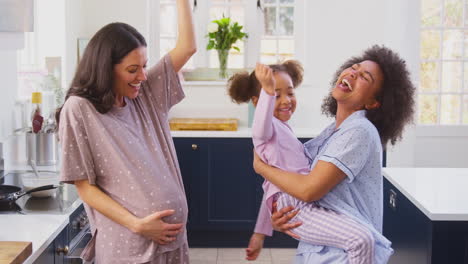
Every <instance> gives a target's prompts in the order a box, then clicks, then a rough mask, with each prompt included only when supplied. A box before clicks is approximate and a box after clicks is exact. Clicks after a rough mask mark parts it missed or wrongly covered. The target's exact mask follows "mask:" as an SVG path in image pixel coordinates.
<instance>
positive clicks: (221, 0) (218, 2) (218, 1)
mask: <svg viewBox="0 0 468 264" xmlns="http://www.w3.org/2000/svg"><path fill="white" fill-rule="evenodd" d="M211 3H213V4H214V5H223V4H225V3H226V1H225V0H211Z"/></svg>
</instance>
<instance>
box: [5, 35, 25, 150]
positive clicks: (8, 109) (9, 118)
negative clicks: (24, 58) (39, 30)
mask: <svg viewBox="0 0 468 264" xmlns="http://www.w3.org/2000/svg"><path fill="white" fill-rule="evenodd" d="M23 46H24V34H23V33H10V32H0V73H1V76H2V88H1V92H2V94H1V96H0V107H1V111H0V142H2V141H4V140H5V139H6V138H7V137H8V136H9V135H10V134H11V133H12V132H13V129H14V127H15V118H14V104H15V100H16V97H17V89H16V87H17V86H18V79H17V68H16V66H17V50H18V49H22V48H23Z"/></svg>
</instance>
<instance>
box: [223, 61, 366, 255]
mask: <svg viewBox="0 0 468 264" xmlns="http://www.w3.org/2000/svg"><path fill="white" fill-rule="evenodd" d="M302 72H303V70H302V67H301V65H300V64H299V63H298V62H297V61H292V60H290V61H286V62H284V63H283V64H279V65H278V64H276V65H270V66H265V65H262V64H257V67H256V69H255V71H254V72H252V73H251V74H247V73H239V74H237V75H234V76H233V77H232V78H231V79H230V80H229V95H230V96H231V98H232V99H233V101H235V102H237V103H243V102H248V101H250V100H252V103H253V104H254V106H255V107H256V110H255V117H254V122H253V127H252V139H253V143H254V147H255V151H256V153H257V154H258V155H259V156H260V157H261V158H262V160H263V161H265V162H266V163H267V164H269V165H271V166H274V167H277V168H281V169H283V170H289V171H295V172H297V173H301V174H304V175H306V174H308V173H309V172H310V168H309V159H308V158H307V156H306V155H305V154H304V146H303V145H302V143H301V142H300V141H299V140H298V139H297V138H296V137H295V135H294V133H293V131H292V129H291V127H290V126H289V125H288V124H287V121H288V120H289V119H290V118H291V116H292V114H293V113H294V111H295V109H296V98H295V95H294V89H295V88H296V87H297V86H298V85H299V84H300V83H301V82H302ZM263 189H264V196H263V200H262V204H261V207H260V211H259V215H258V219H257V224H256V226H255V231H254V234H253V235H252V237H251V239H250V242H249V246H248V248H247V249H246V255H247V256H246V259H248V260H255V259H256V258H257V257H258V255H259V253H260V250H261V249H262V247H263V241H264V239H265V235H268V236H271V235H272V231H273V229H272V226H271V220H270V216H271V213H272V211H273V203H274V202H276V200H278V205H279V206H278V207H279V208H278V209H281V208H282V207H284V206H287V205H294V206H295V207H296V208H299V209H300V210H299V211H298V214H297V215H296V217H295V220H299V221H301V222H303V224H302V225H301V226H299V227H297V228H296V229H294V233H295V234H296V239H299V240H301V241H305V242H309V243H314V244H319V245H325V246H333V247H337V248H341V249H343V250H345V251H346V252H347V253H348V260H349V263H366V264H368V263H373V258H374V238H373V236H372V234H371V233H370V232H369V231H368V230H367V229H366V228H364V227H363V226H361V225H360V224H358V223H357V222H355V221H353V220H352V219H350V218H348V217H346V216H345V215H342V214H337V213H336V212H334V211H331V210H326V209H324V208H321V207H319V206H317V205H316V204H315V203H306V202H299V203H298V202H296V200H294V199H293V198H292V199H291V197H290V196H289V195H288V194H286V193H282V192H281V190H280V189H278V187H276V186H275V185H273V184H272V183H270V182H269V181H266V180H265V182H264V183H263Z"/></svg>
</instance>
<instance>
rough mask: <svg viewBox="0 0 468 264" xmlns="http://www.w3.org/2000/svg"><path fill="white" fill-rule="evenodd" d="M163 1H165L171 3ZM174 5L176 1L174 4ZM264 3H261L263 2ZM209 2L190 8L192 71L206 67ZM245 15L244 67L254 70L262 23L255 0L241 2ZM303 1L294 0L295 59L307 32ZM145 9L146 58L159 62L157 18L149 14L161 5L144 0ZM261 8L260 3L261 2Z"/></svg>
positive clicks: (300, 54)
mask: <svg viewBox="0 0 468 264" xmlns="http://www.w3.org/2000/svg"><path fill="white" fill-rule="evenodd" d="M170 1H171V0H165V1H164V2H170ZM173 2H174V4H175V1H173ZM262 2H263V1H262ZM210 3H211V1H197V6H196V7H192V9H193V10H194V12H193V19H194V27H195V34H196V40H197V53H196V54H195V56H194V57H193V60H194V67H195V68H207V67H209V59H210V51H208V50H206V45H207V43H208V41H207V38H206V37H205V35H206V33H207V25H208V23H210V22H211V21H210V17H209V10H210V9H209V8H210V6H211V5H210ZM242 3H243V6H244V12H245V17H244V19H245V21H244V24H243V26H244V28H245V32H247V33H248V34H249V37H248V39H246V40H245V41H244V68H245V69H248V68H253V67H254V66H255V63H256V62H257V61H258V60H259V59H260V43H261V40H262V38H264V36H263V28H261V26H262V25H263V23H258V12H260V11H259V10H258V9H257V1H252V0H243V1H242ZM305 5H306V3H305V0H295V1H294V35H293V36H294V37H293V39H294V58H306V52H305V47H306V43H305V40H306V34H305V33H306V32H305V26H304V24H305V23H304V21H305V20H304V18H305V14H304V12H305V10H306V8H305ZM147 7H148V8H147V10H148V32H147V36H148V40H149V41H148V54H149V55H148V56H149V61H150V63H154V62H156V61H158V60H159V59H160V58H161V56H163V55H164V54H159V48H158V47H159V43H160V39H161V38H160V26H161V25H160V21H159V16H154V15H152V14H159V12H160V3H159V1H152V0H147ZM262 7H263V3H262ZM303 63H304V66H305V62H303Z"/></svg>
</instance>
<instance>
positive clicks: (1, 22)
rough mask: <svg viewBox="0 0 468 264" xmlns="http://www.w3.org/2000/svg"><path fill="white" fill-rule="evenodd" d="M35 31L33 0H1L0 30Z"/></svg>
mask: <svg viewBox="0 0 468 264" xmlns="http://www.w3.org/2000/svg"><path fill="white" fill-rule="evenodd" d="M32 31H34V2H33V0H0V32H32Z"/></svg>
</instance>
